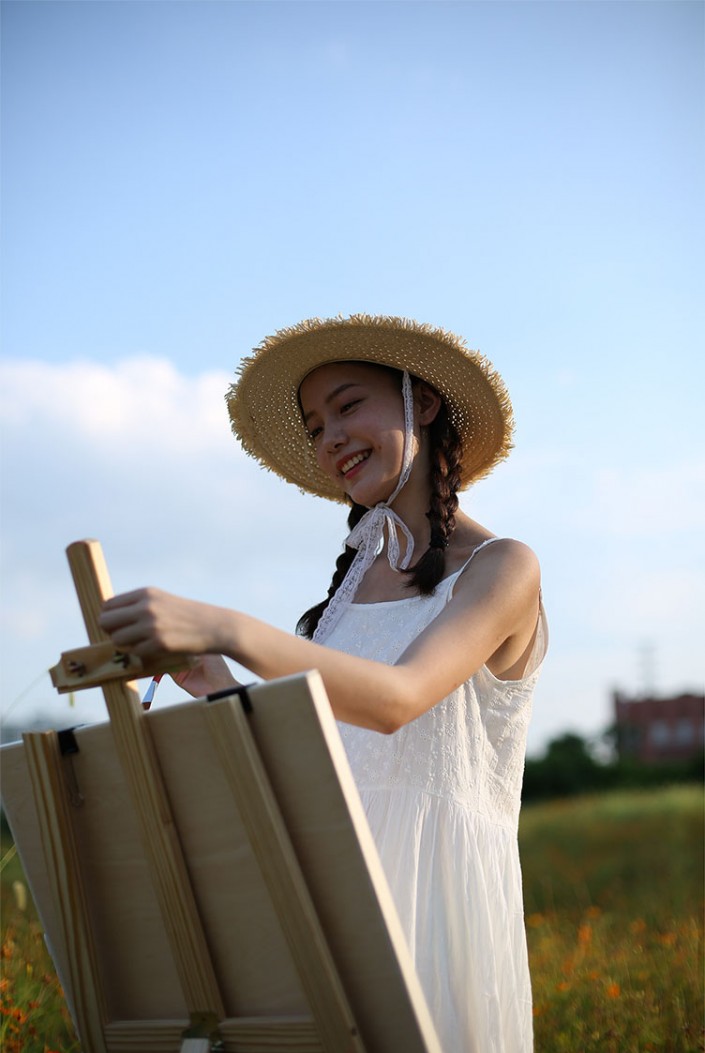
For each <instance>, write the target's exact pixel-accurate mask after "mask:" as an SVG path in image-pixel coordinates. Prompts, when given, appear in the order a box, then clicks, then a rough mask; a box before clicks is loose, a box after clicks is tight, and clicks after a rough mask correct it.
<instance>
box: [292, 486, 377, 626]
mask: <svg viewBox="0 0 705 1053" xmlns="http://www.w3.org/2000/svg"><path fill="white" fill-rule="evenodd" d="M366 511H367V509H366V508H365V506H364V505H356V504H354V503H353V506H352V508H351V509H350V514H349V516H348V530H352V529H353V528H354V527H356V526H357V524H358V523H359V522H360V520H361V519H362V517H363V516H364V514H365V512H366ZM356 552H357V549H355V548H351V547H350V545H346V546H345V548H344V549H343V551H342V552H341V553H340V555H339V556H338V558H337V560H336V562H335V572H334V574H333V578H332V580H331V583H330V587H329V589H328V595H327V596H326V598H325V600H322V601H321V602H320V603H317V604H316V605H315V607H311V608H310V609H309V610H307V611H306V612H305V613H304V614H302V615H301V617H300V618H299V620H298V622H297V623H296V632H297V633H298V634H299V636H305V637H306V638H307V639H309V640H311V639H313V634H314V633H315V631H316V626H317V625H318V623H319V622H320V620H321V618H322V617H323V612H324V611H325V609H326V607H327V606H328V604H329V603H330V601H331V600H332V599H333V597H334V596H335V594H336V592H337V591H338V589H339V588H340V585H341V584H342V581H343V578H344V577H345V575H346V574H347V572H348V570H349V569H350V564H351V563H352V561H353V560H354V558H355V554H356Z"/></svg>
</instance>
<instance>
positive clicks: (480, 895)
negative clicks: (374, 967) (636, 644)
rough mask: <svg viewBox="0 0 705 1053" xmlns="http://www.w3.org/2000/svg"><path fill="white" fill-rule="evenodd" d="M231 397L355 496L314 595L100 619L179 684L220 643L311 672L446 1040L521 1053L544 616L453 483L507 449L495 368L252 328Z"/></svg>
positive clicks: (402, 346)
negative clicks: (533, 716) (319, 592)
mask: <svg viewBox="0 0 705 1053" xmlns="http://www.w3.org/2000/svg"><path fill="white" fill-rule="evenodd" d="M228 402H229V408H230V414H231V418H232V421H233V429H234V431H235V433H236V434H237V435H238V436H239V438H240V440H241V441H242V443H243V445H244V447H245V449H246V450H248V452H250V453H251V454H252V455H253V456H255V457H256V458H257V459H258V460H259V461H260V462H261V463H262V464H263V465H264V466H266V467H267V468H270V469H273V470H274V471H276V472H278V473H279V474H280V475H282V476H283V477H284V478H285V479H287V480H289V481H291V482H293V483H295V484H296V485H298V486H299V487H301V488H303V489H305V490H307V491H310V492H311V493H314V494H318V495H319V496H322V497H327V498H330V499H332V500H337V501H341V502H343V503H346V504H348V505H351V506H352V509H351V512H350V517H349V526H350V527H351V534H350V535H349V537H348V539H347V543H346V546H345V550H344V552H343V553H342V555H341V556H340V558H339V559H338V563H337V566H336V571H335V574H334V576H333V581H332V583H331V587H330V589H329V592H328V597H327V598H326V600H324V601H323V602H322V603H321V604H319V605H318V606H317V607H314V608H312V609H311V610H310V611H307V612H306V614H305V615H304V616H303V617H302V619H301V621H300V623H299V627H298V629H299V634H298V635H295V636H294V635H289V634H287V633H284V632H281V631H280V630H277V629H275V628H273V627H271V626H269V625H266V624H264V623H262V622H260V621H257V620H255V619H253V618H251V617H249V616H248V615H246V614H244V613H242V612H240V611H232V610H225V609H222V608H215V607H212V606H208V605H205V604H201V603H196V602H194V601H191V600H185V599H181V598H177V597H174V596H170V595H168V594H165V593H162V592H159V591H156V590H153V589H147V590H139V591H137V592H133V593H128V594H125V595H123V596H118V597H115V598H114V599H111V600H110V601H108V602H107V603H106V605H105V609H104V613H103V615H102V625H103V627H104V628H105V629H106V630H107V631H108V632H109V633H110V635H111V637H112V639H113V641H114V642H115V644H116V645H117V646H119V647H120V649H122V650H131V651H134V652H135V653H137V654H140V655H144V656H148V655H153V654H156V653H158V652H163V651H187V652H190V653H193V654H197V655H202V656H203V657H202V660H201V662H200V664H199V665H198V666H197V667H196V669H195V670H192V671H191V672H189V673H188V674H185V675H183V676H182V677H180V678H179V682H180V683H181V684H182V685H183V686H184V687H186V688H187V689H188V690H190V691H191V692H192V693H194V694H202V693H204V692H206V691H212V690H215V689H217V688H220V687H223V686H225V685H227V684H229V683H232V678H231V677H230V674H229V672H228V670H227V666H226V665H225V663H224V661H223V659H222V658H221V657H220V656H222V655H226V656H229V657H231V658H233V659H235V660H236V661H238V662H239V663H241V664H242V665H244V666H245V667H246V668H248V669H250V670H252V672H253V673H255V674H257V675H259V676H261V677H263V678H265V679H270V678H274V677H280V676H285V675H288V674H292V673H297V672H303V671H305V670H308V669H311V668H317V669H318V670H319V671H320V672H321V674H322V677H323V680H324V683H325V685H326V689H327V692H328V696H329V698H330V703H331V706H332V709H333V712H334V714H335V716H336V717H337V719H338V721H339V722H340V724H339V727H340V731H341V735H342V738H343V742H344V744H345V747H346V750H347V753H348V757H349V760H350V764H351V767H352V771H353V774H354V776H355V779H356V782H357V785H358V788H359V790H360V795H361V798H362V801H363V804H364V806H365V810H366V813H367V817H368V820H369V823H370V827H371V830H372V833H373V835H374V837H375V841H376V844H377V848H378V850H379V854H380V857H381V860H382V863H383V866H384V868H385V872H386V876H387V879H388V881H389V884H390V887H391V890H392V894H393V896H394V899H395V902H396V906H397V910H398V912H399V916H400V919H401V922H402V925H403V927H404V930H405V933H406V938H407V941H408V944H409V948H410V951H411V954H412V956H413V958H414V961H415V964H416V969H417V972H418V975H419V978H420V980H421V984H422V986H423V989H424V992H425V995H426V998H427V1001H428V1003H429V1008H430V1010H431V1014H432V1016H433V1017H434V1020H435V1023H436V1027H437V1030H438V1033H439V1037H440V1040H441V1045H442V1047H443V1049H444V1051H445V1053H490V1051H493V1053H527V1051H529V1050H531V1048H532V1019H531V991H530V983H529V973H528V963H527V953H526V940H525V933H524V925H523V911H522V892H521V874H520V869H519V857H518V849H517V822H518V814H519V804H520V791H521V780H522V774H523V766H524V753H525V744H526V731H527V724H528V720H529V713H530V708H531V699H532V694H533V691H534V687H535V684H536V680H537V677H538V673H539V668H540V665H541V662H542V660H543V656H544V653H545V650H546V646H547V630H546V625H545V617H544V613H543V607H542V605H541V595H540V580H539V568H538V564H537V561H536V558H535V556H534V554H533V553H532V552H531V551H530V549H528V548H527V547H526V546H525V545H523V544H521V543H520V542H518V541H514V540H510V539H499V538H496V537H494V536H493V535H492V534H491V533H490V531H489V530H487V529H485V527H483V526H481V525H480V524H479V523H476V522H475V521H473V520H472V519H470V518H469V517H468V516H467V515H466V514H464V513H463V512H462V511H460V510H459V508H458V498H457V493H458V491H459V490H461V489H463V488H464V487H467V486H469V485H470V484H471V483H473V482H474V481H475V480H477V479H479V478H481V477H482V476H484V475H486V474H487V473H488V472H489V471H491V470H492V468H493V467H494V466H495V464H496V463H497V462H498V461H499V460H501V459H502V458H504V457H505V456H506V455H507V453H508V452H509V449H510V448H511V432H512V414H511V407H510V403H509V399H508V396H507V393H506V390H505V388H504V385H503V383H502V381H501V380H500V378H499V377H498V376H497V374H496V373H495V372H494V371H493V370H492V368H491V367H490V365H489V363H488V362H487V361H486V360H485V359H483V358H482V357H481V356H480V355H478V354H477V353H475V352H472V351H469V350H468V349H467V348H466V347H465V345H464V343H463V342H462V341H461V340H460V339H458V338H457V337H455V336H453V335H452V334H449V333H446V332H444V331H442V330H438V329H433V328H431V327H430V326H422V325H418V324H417V323H414V322H409V321H405V320H402V319H397V318H384V317H383V318H376V317H368V316H361V315H357V316H353V317H351V318H348V319H343V318H338V319H333V320H328V321H317V320H314V321H310V322H305V323H302V324H301V325H299V326H296V327H294V328H292V329H287V330H283V331H282V332H280V333H277V334H276V335H275V336H274V337H271V338H269V339H267V340H266V341H265V342H264V343H263V344H262V345H261V346H260V348H259V349H258V350H257V351H256V352H255V354H254V355H253V356H252V357H251V358H250V359H248V360H247V361H246V362H245V363H244V365H243V367H242V369H241V375H240V378H239V380H238V382H237V383H236V384H235V385H233V387H232V389H231V391H230V392H229V395H228Z"/></svg>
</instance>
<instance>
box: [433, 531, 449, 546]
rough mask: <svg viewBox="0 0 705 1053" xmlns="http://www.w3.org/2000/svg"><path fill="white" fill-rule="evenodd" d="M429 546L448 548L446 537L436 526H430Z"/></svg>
mask: <svg viewBox="0 0 705 1053" xmlns="http://www.w3.org/2000/svg"><path fill="white" fill-rule="evenodd" d="M429 548H448V538H447V537H446V536H445V534H442V533H441V531H440V530H439V529H438V527H431V541H430V543H429Z"/></svg>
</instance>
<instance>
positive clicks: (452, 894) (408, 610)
mask: <svg viewBox="0 0 705 1053" xmlns="http://www.w3.org/2000/svg"><path fill="white" fill-rule="evenodd" d="M495 540H497V539H495V538H492V539H491V541H495ZM488 543H490V542H485V543H483V545H480V546H478V548H476V549H475V551H474V552H473V554H472V556H471V557H470V560H468V562H467V563H466V564H465V566H464V567H462V568H461V569H460V570H459V571H457V572H456V573H455V574H452V575H451V576H450V577H448V578H446V579H445V580H444V581H442V582H441V583H440V584H439V585H438V586H437V588H436V592H435V594H434V595H433V596H410V597H408V598H404V599H401V600H390V601H386V602H381V603H364V604H362V603H361V604H351V605H350V606H349V607H348V608H347V609H346V610H345V611H344V613H343V614H342V616H341V618H340V620H339V621H338V623H337V625H335V627H334V628H333V629H332V631H331V633H330V635H329V636H328V638H327V639H326V641H325V644H326V646H327V647H333V648H336V649H337V650H340V651H344V652H346V653H348V654H354V655H359V656H361V657H364V658H371V659H375V660H377V661H381V662H385V663H387V664H390V665H391V664H393V663H394V662H395V661H396V660H397V659H398V658H399V656H400V655H401V654H402V652H403V651H405V650H406V648H407V647H408V646H409V644H410V643H411V642H412V641H413V640H414V639H415V638H416V637H417V636H418V635H419V633H421V632H422V631H423V629H425V628H426V626H427V625H429V623H430V622H431V621H432V620H433V619H434V618H435V617H436V616H437V615H438V614H439V613H440V612H441V610H442V609H443V607H444V606H445V604H446V603H448V601H449V600H450V598H451V597H452V594H453V587H454V585H455V582H456V581H457V579H458V577H459V576H460V574H461V573H463V571H464V570H465V569H466V568H467V566H468V563H470V561H471V560H472V558H473V557H474V556H475V555H476V554H477V552H479V551H480V549H481V548H483V547H484V545H485V544H488ZM547 641H548V632H547V627H546V620H545V614H544V611H543V607H541V609H540V614H539V624H538V629H537V634H536V641H535V644H534V647H533V651H532V655H531V657H530V660H529V663H528V666H527V673H526V674H525V676H524V677H523V678H522V679H521V680H511V681H502V680H498V679H497V678H496V677H495V676H493V674H492V673H491V672H490V671H489V669H487V667H485V666H483V668H482V669H480V670H479V672H477V673H476V674H475V675H474V676H473V677H471V678H470V680H468V681H467V682H466V683H464V684H462V685H461V686H460V687H459V688H457V690H455V691H453V692H452V694H450V695H448V696H447V697H446V698H444V699H443V700H442V701H441V702H439V703H438V704H437V705H435V706H433V708H432V709H430V710H429V711H428V712H427V713H424V714H423V715H422V716H420V717H418V718H417V719H416V720H414V721H412V722H411V723H410V724H407V725H405V726H404V727H402V728H400V729H399V730H398V731H397V732H395V733H394V734H393V735H382V734H379V733H378V732H375V731H369V730H367V729H365V728H358V727H354V726H352V725H350V724H343V723H340V724H339V729H340V732H341V735H342V739H343V743H344V745H345V749H346V752H347V755H348V759H349V762H350V765H351V768H352V772H353V775H354V777H355V781H356V784H357V788H358V790H359V793H360V797H361V799H362V803H363V806H364V808H365V812H366V814H367V819H368V821H369V825H370V828H371V830H372V834H373V836H374V839H375V842H376V845H377V849H378V851H379V855H380V858H381V861H382V864H383V867H384V870H385V873H386V877H387V880H388V882H389V885H390V888H391V892H392V895H393V897H394V900H395V903H396V907H397V911H398V913H399V917H400V920H401V924H402V927H403V930H404V933H405V935H406V939H407V943H408V945H409V949H410V951H411V955H412V958H413V960H414V963H415V967H416V971H417V974H418V976H419V979H420V982H421V985H422V988H423V991H424V994H425V996H426V1000H427V1002H428V1005H429V1009H430V1011H431V1015H432V1017H433V1020H434V1022H435V1025H436V1030H437V1032H438V1036H439V1039H440V1042H441V1046H442V1049H443V1051H444V1053H529V1051H531V1050H532V1048H533V1021H532V1008H531V984H530V979H529V965H528V956H527V948H526V933H525V929H524V914H523V901H522V885H521V870H520V866H519V850H518V842H517V828H518V819H519V807H520V796H521V784H522V778H523V772H524V758H525V752H526V735H527V729H528V723H529V716H530V713H531V703H532V696H533V692H534V687H535V685H536V681H537V679H538V675H539V669H540V666H541V663H542V661H543V657H544V654H545V652H546V647H547Z"/></svg>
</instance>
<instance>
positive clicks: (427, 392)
mask: <svg viewBox="0 0 705 1053" xmlns="http://www.w3.org/2000/svg"><path fill="white" fill-rule="evenodd" d="M414 401H415V403H416V405H417V407H418V411H419V424H420V425H421V426H422V427H424V426H427V425H429V424H430V423H431V422H432V421H434V420H435V419H436V416H437V414H438V411H439V409H440V408H441V396H440V395H439V394H438V392H437V391H436V389H435V388H432V387H431V385H430V384H427V383H426V382H425V381H424V380H422V381H420V383H419V384H417V385H416V387H415V389H414Z"/></svg>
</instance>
